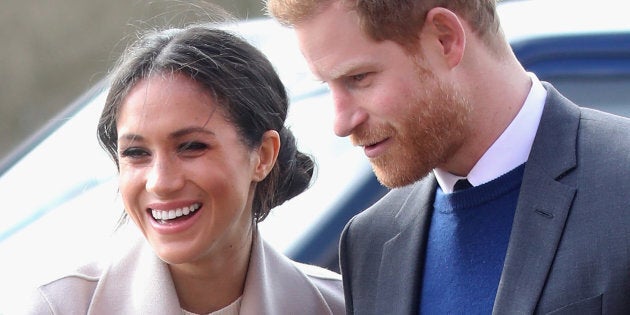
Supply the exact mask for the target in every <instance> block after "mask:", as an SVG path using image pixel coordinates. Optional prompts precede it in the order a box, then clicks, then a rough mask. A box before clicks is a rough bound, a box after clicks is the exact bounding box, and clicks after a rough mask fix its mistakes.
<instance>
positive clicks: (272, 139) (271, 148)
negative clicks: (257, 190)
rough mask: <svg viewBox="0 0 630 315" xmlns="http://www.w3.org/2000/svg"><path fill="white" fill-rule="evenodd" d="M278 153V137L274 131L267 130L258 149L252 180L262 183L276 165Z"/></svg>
mask: <svg viewBox="0 0 630 315" xmlns="http://www.w3.org/2000/svg"><path fill="white" fill-rule="evenodd" d="M279 151H280V135H279V134H278V132H277V131H275V130H267V131H266V132H265V133H264V134H263V137H262V141H261V143H260V147H259V148H258V161H257V164H256V165H255V168H254V180H256V181H259V182H260V181H262V180H263V179H265V177H267V175H268V174H269V172H271V169H272V168H273V166H274V165H275V164H276V160H277V159H278V152H279Z"/></svg>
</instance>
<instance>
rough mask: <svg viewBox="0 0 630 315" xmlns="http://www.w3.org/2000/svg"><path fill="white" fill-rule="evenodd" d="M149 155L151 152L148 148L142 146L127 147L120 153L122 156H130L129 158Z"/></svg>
mask: <svg viewBox="0 0 630 315" xmlns="http://www.w3.org/2000/svg"><path fill="white" fill-rule="evenodd" d="M148 155H149V153H148V152H147V151H146V150H144V149H141V148H136V147H133V148H127V149H125V150H123V151H122V152H121V153H120V156H121V157H124V158H125V157H128V158H141V157H145V156H148Z"/></svg>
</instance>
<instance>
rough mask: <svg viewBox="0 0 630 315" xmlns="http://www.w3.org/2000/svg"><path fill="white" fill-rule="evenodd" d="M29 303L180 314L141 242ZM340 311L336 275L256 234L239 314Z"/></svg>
mask: <svg viewBox="0 0 630 315" xmlns="http://www.w3.org/2000/svg"><path fill="white" fill-rule="evenodd" d="M211 294H212V292H208V295H211ZM31 301H32V304H31V305H29V309H28V310H27V311H26V314H38V315H40V314H63V315H66V314H107V315H111V314H181V308H180V305H179V301H178V299H177V295H176V293H175V287H174V285H173V281H172V280H171V276H170V273H169V271H168V266H167V265H166V263H164V262H163V261H161V260H160V259H159V258H158V257H157V256H156V255H155V254H154V252H153V251H152V249H151V247H150V246H149V245H148V244H147V243H146V242H145V241H143V240H141V241H138V242H137V244H135V245H134V246H132V247H131V248H130V250H129V251H127V252H126V253H125V254H124V255H122V256H121V257H120V258H119V259H116V260H114V261H113V262H110V263H109V264H105V265H99V264H89V265H86V266H83V267H82V268H79V269H78V270H76V271H75V272H73V273H69V274H66V275H64V276H62V277H58V278H56V279H55V280H53V281H50V282H47V283H46V284H44V285H42V286H40V287H39V288H38V289H37V290H36V292H34V293H33V298H32V299H31ZM344 313H345V310H344V303H343V290H342V285H341V277H340V276H339V275H338V274H336V273H333V272H330V271H328V270H325V269H322V268H319V267H315V266H309V265H303V264H299V263H296V262H293V261H291V260H290V259H288V258H287V257H285V256H283V255H282V254H280V253H278V252H277V251H275V250H274V249H273V248H272V247H271V246H270V245H269V244H267V243H265V242H264V241H263V240H262V238H261V237H260V235H259V234H256V235H255V237H254V243H253V246H252V256H251V259H250V264H249V270H248V273H247V279H246V282H245V289H244V293H243V299H242V303H241V312H240V314H256V315H259V314H300V315H302V314H313V315H323V314H344Z"/></svg>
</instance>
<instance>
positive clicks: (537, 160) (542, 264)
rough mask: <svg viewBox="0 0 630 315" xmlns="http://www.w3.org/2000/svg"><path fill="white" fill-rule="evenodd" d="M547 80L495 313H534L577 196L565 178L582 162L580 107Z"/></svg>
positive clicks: (495, 304) (496, 300)
mask: <svg viewBox="0 0 630 315" xmlns="http://www.w3.org/2000/svg"><path fill="white" fill-rule="evenodd" d="M544 85H545V88H546V89H547V90H548V96H547V101H546V103H545V109H544V111H543V115H542V117H541V121H540V126H539V129H538V132H537V134H536V138H535V140H534V143H533V146H532V151H531V154H530V157H529V159H528V162H527V164H526V166H525V172H524V175H523V183H522V185H521V191H520V194H519V200H518V204H517V208H516V213H515V216H514V224H513V226H512V232H511V235H510V242H509V245H508V249H507V253H506V258H505V263H504V266H503V272H502V274H501V280H500V282H499V288H498V292H497V297H496V299H495V303H494V310H493V313H495V314H531V313H533V312H534V310H535V307H536V304H537V302H538V299H539V298H540V295H541V293H542V290H543V287H544V284H545V279H546V278H547V275H548V273H549V270H550V269H551V264H552V262H553V259H554V257H555V254H556V251H557V248H558V245H559V243H560V239H561V236H562V232H563V231H564V226H565V223H566V219H567V216H568V212H569V209H570V207H571V204H572V202H573V198H574V196H575V188H574V187H572V186H569V185H567V184H564V183H562V182H560V180H561V179H562V178H564V177H565V176H566V175H567V174H568V173H569V172H570V171H571V170H572V169H574V168H575V167H576V160H577V157H576V155H577V152H576V151H577V150H576V141H577V133H578V127H579V120H580V111H579V108H578V107H577V106H575V105H573V104H572V103H571V102H570V101H569V100H567V99H565V98H564V97H563V96H561V95H560V93H559V92H558V91H556V90H555V89H554V88H553V87H552V86H551V85H549V84H548V83H544Z"/></svg>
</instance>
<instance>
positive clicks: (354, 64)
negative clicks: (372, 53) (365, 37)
mask: <svg viewBox="0 0 630 315" xmlns="http://www.w3.org/2000/svg"><path fill="white" fill-rule="evenodd" d="M365 66H366V62H364V61H363V60H353V61H351V62H348V63H345V64H341V65H337V66H334V67H332V68H330V71H328V79H329V80H336V79H339V78H341V77H344V76H347V75H348V74H350V73H354V72H356V71H357V70H358V69H360V68H363V67H365Z"/></svg>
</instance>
